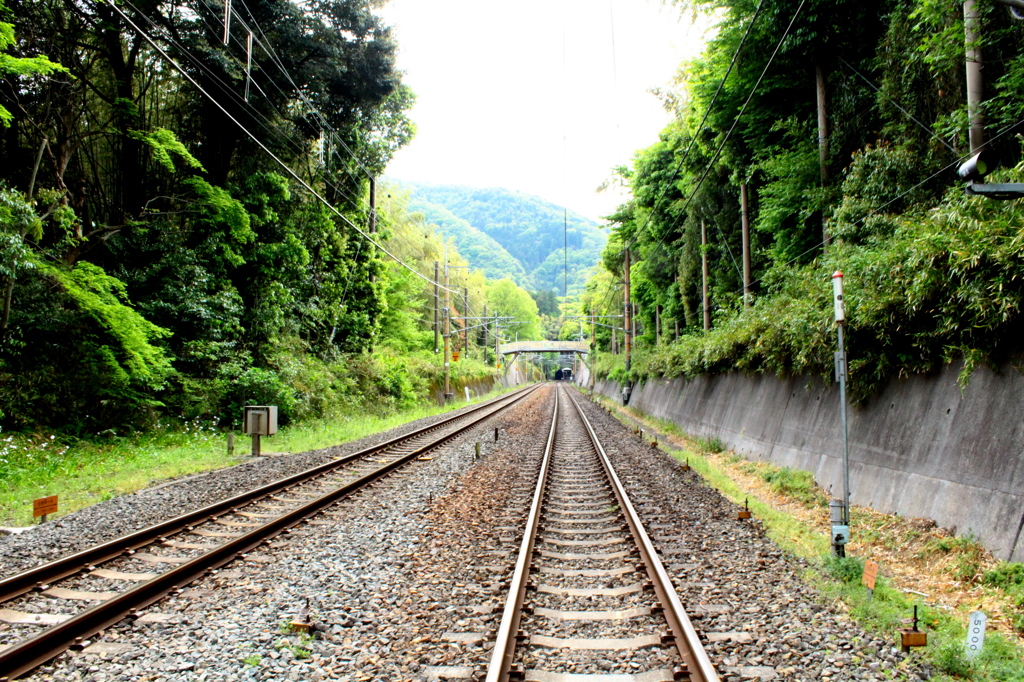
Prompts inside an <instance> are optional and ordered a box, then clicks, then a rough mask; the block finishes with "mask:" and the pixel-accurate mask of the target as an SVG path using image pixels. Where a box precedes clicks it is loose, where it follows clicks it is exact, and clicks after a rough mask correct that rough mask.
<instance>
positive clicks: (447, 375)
mask: <svg viewBox="0 0 1024 682" xmlns="http://www.w3.org/2000/svg"><path fill="white" fill-rule="evenodd" d="M451 303H452V294H451V291H449V290H448V257H447V254H446V255H445V259H444V402H445V404H446V405H447V404H448V400H449V399H450V398H451V395H452V366H451V362H452V355H451V351H452V347H451V334H452V315H451Z"/></svg>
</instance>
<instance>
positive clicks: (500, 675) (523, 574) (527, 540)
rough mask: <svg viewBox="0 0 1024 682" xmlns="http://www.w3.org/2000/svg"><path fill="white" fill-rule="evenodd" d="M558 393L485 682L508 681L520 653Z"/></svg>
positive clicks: (549, 459)
mask: <svg viewBox="0 0 1024 682" xmlns="http://www.w3.org/2000/svg"><path fill="white" fill-rule="evenodd" d="M558 395H559V391H558V390H557V389H556V390H555V407H554V409H553V410H552V413H551V429H550V430H549V431H548V441H547V445H545V446H544V457H543V459H542V460H541V465H540V473H539V474H538V476H537V489H536V490H535V491H534V493H533V502H532V504H531V505H530V514H529V516H528V517H527V519H526V528H525V531H524V532H523V542H522V544H521V545H520V548H519V558H518V559H517V560H516V568H515V571H514V572H513V573H512V581H511V582H510V583H509V588H508V598H507V599H506V600H505V609H504V611H503V612H502V615H501V623H500V624H499V626H498V633H497V636H496V639H495V642H494V649H493V653H492V654H491V663H490V665H488V666H487V678H486V681H485V682H504V681H505V680H508V678H509V671H510V670H511V668H512V660H513V658H514V657H515V653H516V642H517V640H518V635H519V622H520V620H521V619H522V616H523V601H524V600H525V599H526V586H527V583H528V582H529V577H530V564H532V563H533V547H534V545H535V544H536V541H537V528H538V527H539V526H540V508H541V504H542V502H543V500H544V490H545V488H546V487H547V480H548V468H549V467H550V465H551V452H552V451H553V450H554V447H555V431H556V428H557V426H558V407H559V406H558V402H559V400H558Z"/></svg>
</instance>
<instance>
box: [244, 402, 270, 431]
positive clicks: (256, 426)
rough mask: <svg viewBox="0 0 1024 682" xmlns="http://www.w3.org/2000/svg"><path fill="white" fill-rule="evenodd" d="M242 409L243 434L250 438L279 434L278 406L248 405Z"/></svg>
mask: <svg viewBox="0 0 1024 682" xmlns="http://www.w3.org/2000/svg"><path fill="white" fill-rule="evenodd" d="M242 409H243V413H242V429H243V433H246V434H248V435H250V436H272V435H274V434H275V433H277V405H246V406H245V407H244V408H242Z"/></svg>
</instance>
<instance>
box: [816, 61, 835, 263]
mask: <svg viewBox="0 0 1024 682" xmlns="http://www.w3.org/2000/svg"><path fill="white" fill-rule="evenodd" d="M814 77H815V78H814V80H815V85H816V86H817V87H816V90H817V93H818V165H819V166H820V167H821V186H822V187H824V186H825V185H827V184H828V102H827V101H826V99H825V97H826V94H827V86H826V83H825V70H824V69H822V68H821V64H820V63H819V64H816V65H815V66H814ZM821 240H822V242H824V244H825V248H826V249H827V248H828V245H829V243H830V242H831V241H832V237H830V236H829V234H828V229H827V228H826V227H825V217H824V216H822V220H821Z"/></svg>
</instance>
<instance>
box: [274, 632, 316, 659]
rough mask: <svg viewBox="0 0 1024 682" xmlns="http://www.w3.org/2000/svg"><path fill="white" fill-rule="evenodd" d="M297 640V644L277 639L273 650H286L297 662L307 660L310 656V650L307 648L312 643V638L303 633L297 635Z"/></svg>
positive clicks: (311, 652) (311, 653)
mask: <svg viewBox="0 0 1024 682" xmlns="http://www.w3.org/2000/svg"><path fill="white" fill-rule="evenodd" d="M297 639H298V642H297V643H293V642H289V641H288V640H287V639H279V640H277V643H276V644H275V645H274V648H275V649H277V650H278V651H281V650H282V649H287V650H288V651H290V652H291V654H292V656H293V657H295V658H296V659H298V660H302V659H304V658H309V657H310V656H312V655H313V651H312V649H311V648H307V647H310V645H311V644H312V643H313V637H312V636H311V635H307V634H306V633H304V632H303V633H300V634H298V635H297Z"/></svg>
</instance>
